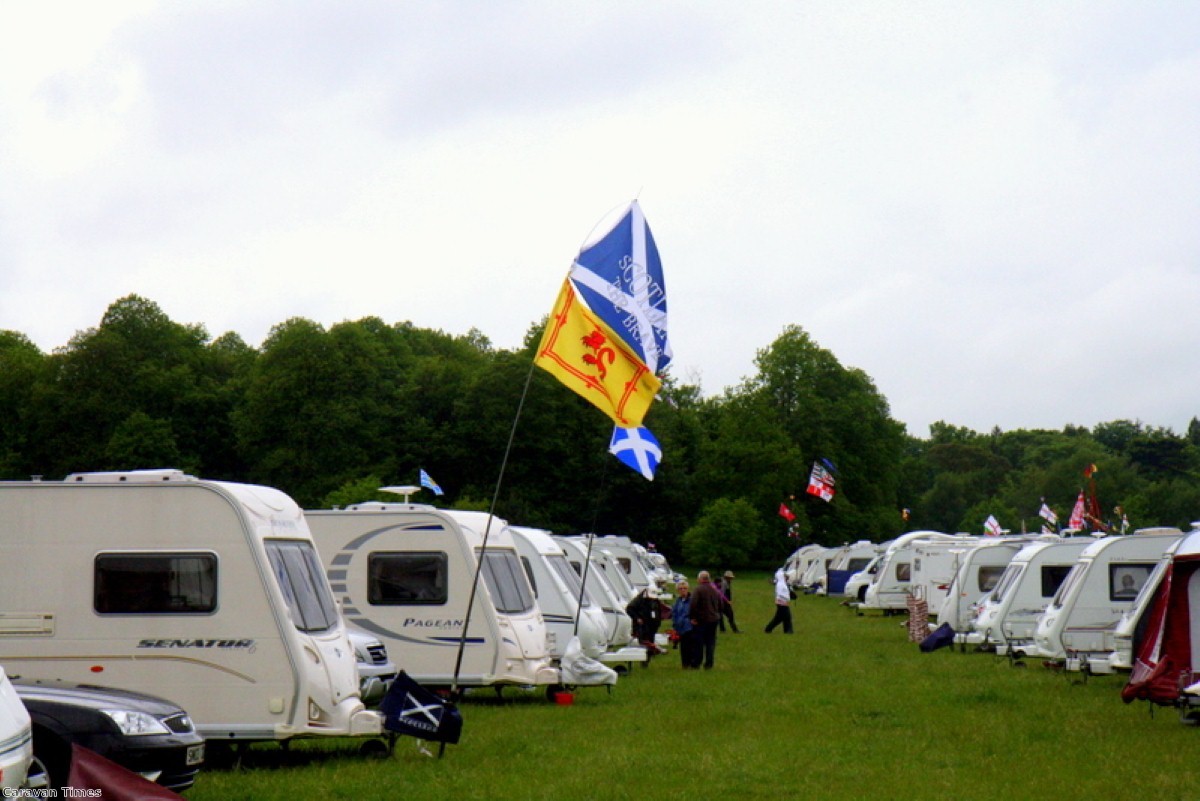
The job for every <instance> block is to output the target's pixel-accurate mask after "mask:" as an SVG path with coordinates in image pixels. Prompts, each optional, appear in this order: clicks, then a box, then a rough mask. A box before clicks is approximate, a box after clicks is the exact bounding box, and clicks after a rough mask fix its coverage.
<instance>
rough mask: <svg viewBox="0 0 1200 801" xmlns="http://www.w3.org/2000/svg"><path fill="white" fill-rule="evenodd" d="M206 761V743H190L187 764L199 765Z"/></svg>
mask: <svg viewBox="0 0 1200 801" xmlns="http://www.w3.org/2000/svg"><path fill="white" fill-rule="evenodd" d="M203 761H204V743H200V744H199V745H189V746H188V750H187V764H189V765H199V764H200V763H201V762H203Z"/></svg>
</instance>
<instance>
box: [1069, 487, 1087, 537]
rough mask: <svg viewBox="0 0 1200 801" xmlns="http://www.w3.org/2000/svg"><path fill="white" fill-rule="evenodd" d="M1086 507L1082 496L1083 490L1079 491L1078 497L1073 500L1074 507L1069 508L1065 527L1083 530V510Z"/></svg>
mask: <svg viewBox="0 0 1200 801" xmlns="http://www.w3.org/2000/svg"><path fill="white" fill-rule="evenodd" d="M1085 508H1086V502H1085V501H1084V498H1083V490H1080V491H1079V497H1078V498H1077V499H1076V500H1075V508H1074V509H1072V510H1071V517H1070V519H1069V520H1067V528H1069V529H1074V530H1075V531H1082V530H1083V512H1084V509H1085Z"/></svg>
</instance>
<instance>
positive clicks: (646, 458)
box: [608, 426, 662, 481]
mask: <svg viewBox="0 0 1200 801" xmlns="http://www.w3.org/2000/svg"><path fill="white" fill-rule="evenodd" d="M608 452H609V453H611V454H612V455H613V456H615V457H617V458H618V459H620V460H621V462H622V463H623V464H625V465H627V466H629V467H630V468H632V469H634V470H636V471H637V472H639V473H641V474H642V477H643V478H645V479H646V480H647V481H653V480H654V471H655V470H657V469H658V463H659V462H661V461H662V448H661V447H660V446H659V444H658V440H657V439H655V438H654V435H653V434H651V433H650V429H648V428H642V427H638V428H621V427H619V426H618V427H616V428H614V429H613V435H612V441H611V442H609V443H608Z"/></svg>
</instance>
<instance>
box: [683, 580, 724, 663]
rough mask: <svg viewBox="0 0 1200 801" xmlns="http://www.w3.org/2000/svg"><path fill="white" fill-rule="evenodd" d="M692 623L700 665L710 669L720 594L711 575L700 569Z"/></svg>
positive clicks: (714, 652)
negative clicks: (698, 650)
mask: <svg viewBox="0 0 1200 801" xmlns="http://www.w3.org/2000/svg"><path fill="white" fill-rule="evenodd" d="M690 614H691V621H692V625H693V626H694V627H695V629H696V631H697V633H698V639H699V641H700V652H701V655H702V666H703V667H704V669H705V670H712V666H713V662H714V661H715V659H716V656H717V623H719V622H720V620H721V595H720V593H718V592H717V588H716V587H714V586H713V584H712V576H711V575H710V574H709V572H708V571H707V570H701V571H700V573H699V574H698V575H697V576H696V590H695V592H693V593H692V605H691V609H690Z"/></svg>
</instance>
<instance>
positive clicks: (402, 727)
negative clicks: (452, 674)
mask: <svg viewBox="0 0 1200 801" xmlns="http://www.w3.org/2000/svg"><path fill="white" fill-rule="evenodd" d="M379 711H380V712H381V713H382V714H383V727H384V728H385V729H387V730H388V731H394V732H396V733H397V734H407V735H409V736H410V737H417V738H420V739H422V740H432V741H433V742H438V743H457V742H458V740H459V737H461V736H462V726H463V719H462V713H461V712H459V711H458V708H457V707H456V706H455V705H454V704H453V703H451V702H450V701H447V700H446V699H444V698H442V697H441V696H439V695H436V694H435V693H433V692H432V691H430V690H427V689H426V688H424V687H422V686H421V685H420V684H417V682H416V681H414V680H413V679H412V677H411V676H409V675H408V674H407V673H405V672H404V671H403V670H402V671H400V673H399V675H397V676H396V680H395V681H394V682H393V683H392V686H391V688H390V689H389V690H388V693H387V695H386V696H384V699H383V701H381V702H380V704H379Z"/></svg>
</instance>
